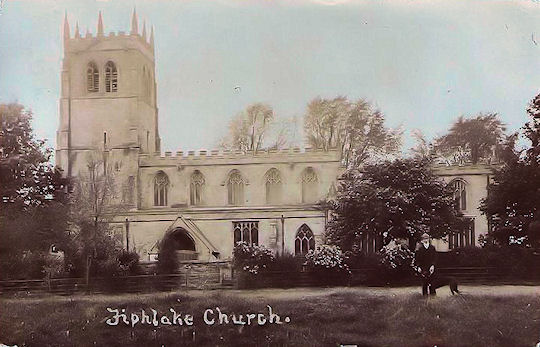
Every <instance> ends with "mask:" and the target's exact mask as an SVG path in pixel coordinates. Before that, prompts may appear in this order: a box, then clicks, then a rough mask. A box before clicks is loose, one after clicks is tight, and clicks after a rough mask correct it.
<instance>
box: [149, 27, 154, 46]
mask: <svg viewBox="0 0 540 347" xmlns="http://www.w3.org/2000/svg"><path fill="white" fill-rule="evenodd" d="M150 47H152V51H154V26H153V25H152V27H151V28H150Z"/></svg>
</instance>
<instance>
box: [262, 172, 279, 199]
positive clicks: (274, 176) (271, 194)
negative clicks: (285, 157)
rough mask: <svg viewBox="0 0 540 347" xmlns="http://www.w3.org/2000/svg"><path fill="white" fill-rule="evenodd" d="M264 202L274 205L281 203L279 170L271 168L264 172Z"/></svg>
mask: <svg viewBox="0 0 540 347" xmlns="http://www.w3.org/2000/svg"><path fill="white" fill-rule="evenodd" d="M265 184H266V203H267V204H269V205H275V204H279V203H281V175H280V174H279V171H278V170H277V169H275V168H272V169H270V170H268V171H267V172H266V175H265Z"/></svg>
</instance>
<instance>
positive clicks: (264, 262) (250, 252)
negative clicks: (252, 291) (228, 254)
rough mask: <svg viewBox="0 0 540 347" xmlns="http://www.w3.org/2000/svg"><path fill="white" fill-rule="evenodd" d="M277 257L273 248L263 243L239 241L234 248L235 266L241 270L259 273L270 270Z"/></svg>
mask: <svg viewBox="0 0 540 347" xmlns="http://www.w3.org/2000/svg"><path fill="white" fill-rule="evenodd" d="M274 260H275V257H274V254H273V253H272V251H271V250H269V249H268V248H266V247H265V246H263V245H260V246H259V245H255V244H248V243H247V242H243V241H242V242H237V243H236V246H234V249H233V266H234V268H235V269H236V270H239V271H241V272H244V273H247V274H250V275H257V274H259V273H261V272H264V271H267V270H269V268H270V266H271V264H272V263H273V262H274Z"/></svg>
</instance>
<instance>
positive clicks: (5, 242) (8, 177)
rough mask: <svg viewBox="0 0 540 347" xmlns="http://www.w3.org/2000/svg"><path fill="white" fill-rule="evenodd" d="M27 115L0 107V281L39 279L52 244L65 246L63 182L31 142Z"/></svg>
mask: <svg viewBox="0 0 540 347" xmlns="http://www.w3.org/2000/svg"><path fill="white" fill-rule="evenodd" d="M31 121H32V112H31V111H29V110H26V109H24V107H23V106H22V105H19V104H2V105H0V122H1V126H2V128H1V130H0V131H1V132H0V196H1V197H2V200H1V201H0V239H1V240H2V243H1V244H0V266H1V271H0V276H2V277H4V278H6V277H11V278H13V277H40V276H41V275H42V274H41V270H42V266H43V265H45V258H44V257H45V253H46V252H47V251H48V249H49V247H50V246H51V245H52V244H55V245H56V246H57V247H58V248H60V249H64V248H65V247H66V245H67V244H68V243H69V234H68V232H67V231H66V230H67V229H68V220H67V215H68V213H67V211H68V209H69V206H68V202H69V196H68V193H67V189H66V187H67V183H68V182H67V180H66V179H64V178H62V176H61V173H60V172H59V171H57V170H55V169H54V168H53V166H52V165H51V164H50V162H49V159H50V156H51V150H50V149H47V148H45V141H43V140H38V139H36V138H35V136H34V134H33V131H32V127H31Z"/></svg>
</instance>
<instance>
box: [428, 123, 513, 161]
mask: <svg viewBox="0 0 540 347" xmlns="http://www.w3.org/2000/svg"><path fill="white" fill-rule="evenodd" d="M504 131H505V127H504V124H503V123H502V122H501V121H500V120H499V119H498V116H497V114H496V113H489V114H479V115H477V116H476V117H474V118H464V117H463V116H461V117H459V118H458V119H457V121H456V122H455V123H454V124H453V125H452V127H451V128H450V130H449V131H448V133H447V134H446V135H443V136H441V137H439V138H437V139H435V150H436V151H437V152H438V153H440V154H441V155H443V156H444V157H446V158H448V160H449V161H450V162H451V163H455V162H465V161H470V162H472V164H477V163H478V162H479V161H480V160H482V159H486V158H488V157H490V156H491V155H492V154H493V151H494V148H495V147H496V146H497V145H499V144H500V143H501V142H502V141H503V139H504Z"/></svg>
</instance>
